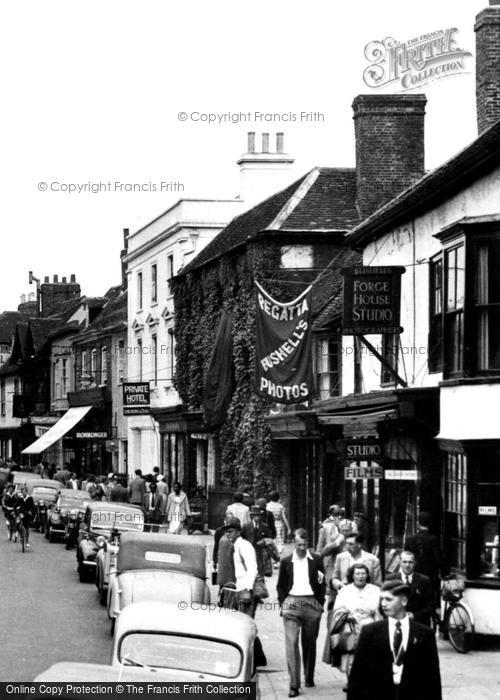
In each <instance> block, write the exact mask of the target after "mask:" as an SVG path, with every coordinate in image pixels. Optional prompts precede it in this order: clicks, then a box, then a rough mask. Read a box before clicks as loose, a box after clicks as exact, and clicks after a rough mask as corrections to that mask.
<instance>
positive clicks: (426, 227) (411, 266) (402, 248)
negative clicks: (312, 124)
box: [342, 168, 500, 439]
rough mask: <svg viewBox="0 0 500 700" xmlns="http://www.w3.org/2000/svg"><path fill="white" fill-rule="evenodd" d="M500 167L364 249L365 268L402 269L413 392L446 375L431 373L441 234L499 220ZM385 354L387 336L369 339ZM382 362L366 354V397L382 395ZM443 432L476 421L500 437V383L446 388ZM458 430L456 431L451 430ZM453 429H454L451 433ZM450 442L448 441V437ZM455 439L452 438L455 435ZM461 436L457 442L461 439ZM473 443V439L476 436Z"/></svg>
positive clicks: (346, 354) (347, 355)
mask: <svg viewBox="0 0 500 700" xmlns="http://www.w3.org/2000/svg"><path fill="white" fill-rule="evenodd" d="M499 193H500V168H497V169H495V170H494V171H492V172H491V173H490V174H488V175H487V176H484V177H482V178H480V179H478V180H477V181H476V182H474V183H473V184H472V185H470V186H469V187H468V188H467V189H465V190H463V191H461V192H459V193H458V194H456V195H455V196H453V197H451V198H450V199H449V200H447V201H446V202H443V203H442V204H440V205H439V206H437V207H435V208H434V209H431V210H430V211H428V212H426V213H425V214H424V215H423V216H419V217H418V218H415V219H413V220H410V221H408V222H407V223H406V224H404V225H401V226H398V227H396V228H394V229H392V230H390V231H389V232H388V233H386V234H384V235H383V236H381V237H380V238H378V239H377V240H375V241H373V242H371V243H369V244H368V245H367V246H366V247H365V248H364V250H363V264H364V265H371V266H384V265H402V266H404V267H406V272H405V273H404V274H403V275H402V278H401V326H402V327H403V328H404V331H403V333H402V334H401V336H400V337H401V347H400V350H399V357H398V372H399V374H400V376H401V377H402V378H403V379H405V380H406V381H407V382H408V386H409V387H415V388H417V387H430V386H437V385H438V384H439V383H440V382H441V381H442V379H443V376H442V373H441V372H435V373H429V369H428V364H427V361H428V350H429V349H428V347H427V345H428V333H429V260H430V258H431V257H432V256H434V255H436V254H438V253H439V252H440V251H441V250H442V245H441V242H440V241H439V240H438V239H437V238H434V235H435V234H438V233H440V232H441V231H442V230H443V229H445V228H447V227H448V226H450V225H451V224H453V223H455V222H457V221H459V220H460V219H462V218H463V217H465V216H487V215H498V213H499V212H500V196H499ZM368 340H369V341H370V342H371V343H372V345H374V346H375V348H376V349H380V347H381V343H382V338H381V336H376V335H373V336H368ZM352 358H353V338H352V336H345V337H344V339H343V359H344V363H343V382H342V385H343V394H344V395H346V394H349V393H353V390H354V389H353V376H354V372H353V359H352ZM380 370H381V367H380V362H379V361H378V360H377V359H376V358H375V357H374V356H373V355H371V354H370V353H368V351H366V350H363V352H362V375H363V393H366V392H370V391H376V390H378V391H380V389H381V388H383V386H381V383H380ZM440 396H441V422H442V426H441V433H443V428H444V426H445V425H446V426H450V427H449V430H451V431H452V432H454V433H456V432H457V430H460V431H462V429H464V430H465V429H466V428H467V426H469V427H468V431H467V434H470V431H471V430H472V426H471V424H470V421H471V418H472V417H473V421H472V422H473V424H474V426H475V429H480V430H481V432H482V434H481V436H479V435H478V437H491V438H497V439H498V438H500V423H499V422H498V421H495V420H494V415H495V413H496V411H494V407H495V406H498V405H499V403H500V384H491V385H488V384H477V385H475V386H474V387H466V386H460V387H447V386H443V387H441V391H440ZM451 426H453V428H451ZM447 430H448V428H447ZM446 437H448V436H446ZM449 437H450V438H451V437H452V436H451V435H450V436H449ZM455 437H457V436H456V435H455ZM470 437H471V439H472V435H470Z"/></svg>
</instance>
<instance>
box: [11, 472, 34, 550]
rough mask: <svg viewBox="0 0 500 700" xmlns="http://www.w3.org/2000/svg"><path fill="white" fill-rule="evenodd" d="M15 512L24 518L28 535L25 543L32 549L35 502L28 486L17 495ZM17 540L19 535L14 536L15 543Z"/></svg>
mask: <svg viewBox="0 0 500 700" xmlns="http://www.w3.org/2000/svg"><path fill="white" fill-rule="evenodd" d="M14 512H15V514H16V515H22V517H23V524H24V529H25V533H26V534H25V538H26V539H25V543H26V547H30V546H31V545H30V543H29V539H30V527H31V521H32V520H33V517H34V515H35V503H34V501H33V498H32V497H31V496H30V495H29V493H28V488H27V487H26V486H23V487H22V489H21V493H20V494H18V495H17V500H16V504H15V506H14ZM16 540H17V533H16V534H15V536H14V541H16Z"/></svg>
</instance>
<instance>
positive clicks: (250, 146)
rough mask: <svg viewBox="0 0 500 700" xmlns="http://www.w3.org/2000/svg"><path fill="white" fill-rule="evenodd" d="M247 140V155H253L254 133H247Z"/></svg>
mask: <svg viewBox="0 0 500 700" xmlns="http://www.w3.org/2000/svg"><path fill="white" fill-rule="evenodd" d="M247 138H248V153H255V131H249V132H248V134H247Z"/></svg>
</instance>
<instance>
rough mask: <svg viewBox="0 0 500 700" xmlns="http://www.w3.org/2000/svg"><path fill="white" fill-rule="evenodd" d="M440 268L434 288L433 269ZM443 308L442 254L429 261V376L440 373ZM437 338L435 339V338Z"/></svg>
mask: <svg viewBox="0 0 500 700" xmlns="http://www.w3.org/2000/svg"><path fill="white" fill-rule="evenodd" d="M437 265H439V266H440V268H441V285H440V286H439V287H436V286H435V284H434V282H435V277H436V276H435V274H434V269H435V268H436V266H437ZM437 290H439V291H440V294H441V299H440V308H439V311H436V309H435V294H436V291H437ZM443 307H444V260H443V254H442V253H439V254H438V255H434V256H433V257H432V258H430V260H429V333H428V336H427V367H428V371H429V374H433V373H435V372H442V371H443V365H444V357H443V345H444V338H443ZM436 336H437V337H436Z"/></svg>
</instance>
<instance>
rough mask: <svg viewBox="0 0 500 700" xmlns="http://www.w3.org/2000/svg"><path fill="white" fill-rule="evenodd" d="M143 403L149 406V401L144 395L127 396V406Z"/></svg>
mask: <svg viewBox="0 0 500 700" xmlns="http://www.w3.org/2000/svg"><path fill="white" fill-rule="evenodd" d="M137 403H143V404H147V405H149V399H148V397H147V396H145V395H144V394H136V395H135V396H134V395H130V394H129V395H128V396H127V406H132V405H133V404H137Z"/></svg>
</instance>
